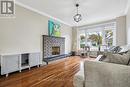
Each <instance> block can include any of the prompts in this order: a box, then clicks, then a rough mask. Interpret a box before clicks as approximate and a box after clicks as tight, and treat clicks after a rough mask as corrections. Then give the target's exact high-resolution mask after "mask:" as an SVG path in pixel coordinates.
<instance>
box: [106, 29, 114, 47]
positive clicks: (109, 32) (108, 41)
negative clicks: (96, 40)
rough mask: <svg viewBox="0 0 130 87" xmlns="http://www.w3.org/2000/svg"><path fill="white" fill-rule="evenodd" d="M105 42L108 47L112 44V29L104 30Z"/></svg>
mask: <svg viewBox="0 0 130 87" xmlns="http://www.w3.org/2000/svg"><path fill="white" fill-rule="evenodd" d="M105 43H106V44H107V46H108V47H110V46H112V45H113V32H112V30H105Z"/></svg>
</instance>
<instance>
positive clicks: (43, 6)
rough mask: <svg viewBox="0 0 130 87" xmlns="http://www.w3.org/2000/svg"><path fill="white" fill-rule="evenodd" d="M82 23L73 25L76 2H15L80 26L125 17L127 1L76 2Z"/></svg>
mask: <svg viewBox="0 0 130 87" xmlns="http://www.w3.org/2000/svg"><path fill="white" fill-rule="evenodd" d="M78 2H79V4H80V6H79V12H80V13H81V14H82V21H80V22H79V23H75V22H74V21H73V16H74V15H75V14H76V8H75V5H74V4H75V3H76V0H16V4H19V5H21V6H24V7H26V8H28V9H30V10H33V11H36V12H38V13H40V14H43V15H45V16H49V17H51V18H53V19H55V20H58V21H60V22H62V23H65V24H68V25H70V26H81V25H85V24H90V23H94V22H100V21H106V20H110V19H113V18H115V17H118V16H121V15H125V14H126V10H127V3H128V0H78Z"/></svg>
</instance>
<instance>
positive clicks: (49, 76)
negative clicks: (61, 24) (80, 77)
mask: <svg viewBox="0 0 130 87" xmlns="http://www.w3.org/2000/svg"><path fill="white" fill-rule="evenodd" d="M81 62H83V59H82V58H80V57H78V56H75V57H68V58H65V59H60V60H58V61H55V62H52V63H51V64H49V65H46V66H42V67H40V68H36V67H35V68H32V69H31V70H24V71H22V72H21V73H19V72H16V73H12V74H10V75H9V77H7V78H6V77H4V76H2V77H1V78H0V87H73V76H74V74H75V73H77V72H78V71H79V70H80V63H81Z"/></svg>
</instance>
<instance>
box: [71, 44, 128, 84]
mask: <svg viewBox="0 0 130 87" xmlns="http://www.w3.org/2000/svg"><path fill="white" fill-rule="evenodd" d="M120 48H121V50H120V51H118V53H112V52H107V53H105V54H104V55H99V56H98V57H97V58H96V59H95V60H93V61H84V63H83V64H84V65H82V67H81V68H80V71H79V72H78V73H76V74H75V76H74V79H73V85H74V87H130V45H126V46H121V47H120Z"/></svg>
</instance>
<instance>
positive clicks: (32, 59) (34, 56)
mask: <svg viewBox="0 0 130 87" xmlns="http://www.w3.org/2000/svg"><path fill="white" fill-rule="evenodd" d="M39 64H40V53H30V54H29V65H30V66H36V65H39Z"/></svg>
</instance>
